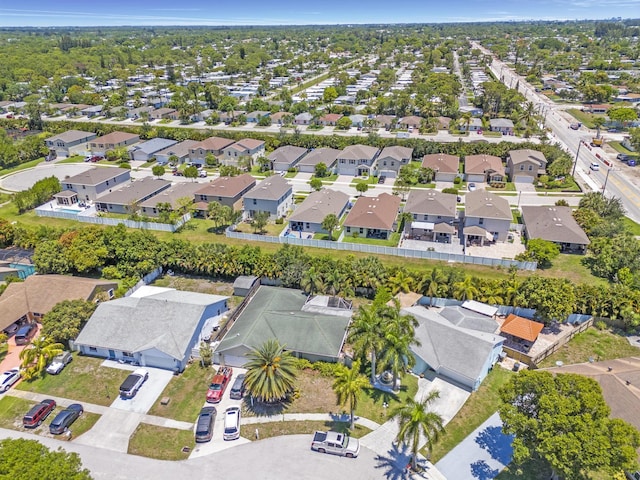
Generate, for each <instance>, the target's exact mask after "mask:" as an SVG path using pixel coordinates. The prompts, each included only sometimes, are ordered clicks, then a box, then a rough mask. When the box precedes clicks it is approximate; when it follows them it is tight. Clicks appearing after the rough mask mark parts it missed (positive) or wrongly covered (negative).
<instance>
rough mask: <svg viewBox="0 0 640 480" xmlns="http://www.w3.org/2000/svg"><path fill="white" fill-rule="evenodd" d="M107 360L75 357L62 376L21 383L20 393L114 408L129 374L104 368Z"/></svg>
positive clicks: (45, 377) (47, 376) (125, 371)
mask: <svg viewBox="0 0 640 480" xmlns="http://www.w3.org/2000/svg"><path fill="white" fill-rule="evenodd" d="M103 361H104V360H102V359H99V358H92V357H83V356H79V355H74V357H73V362H71V363H70V364H69V365H68V366H67V367H66V368H65V369H64V370H62V372H60V374H58V375H48V374H46V373H45V374H44V375H43V376H42V377H39V378H37V379H35V380H32V381H30V382H29V381H26V380H25V381H22V382H20V384H19V385H18V387H17V388H18V389H20V390H26V391H29V392H37V393H43V394H46V395H53V396H56V397H62V398H68V399H71V400H76V401H78V402H80V403H81V402H87V403H94V404H97V405H104V406H108V405H111V403H112V402H113V400H114V399H116V398H117V397H118V395H119V388H120V384H121V383H122V382H123V381H124V379H125V378H126V377H127V375H128V374H129V372H128V371H127V370H120V369H118V368H109V367H101V366H100V364H101V363H102V362H103Z"/></svg>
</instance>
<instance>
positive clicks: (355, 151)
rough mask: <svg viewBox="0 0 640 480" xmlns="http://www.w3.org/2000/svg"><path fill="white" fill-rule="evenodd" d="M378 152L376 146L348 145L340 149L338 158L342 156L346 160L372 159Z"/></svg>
mask: <svg viewBox="0 0 640 480" xmlns="http://www.w3.org/2000/svg"><path fill="white" fill-rule="evenodd" d="M378 152H379V150H378V149H377V148H376V147H370V146H369V145H349V146H348V147H346V148H345V149H344V150H342V153H341V154H340V155H338V158H344V159H346V160H373V159H374V158H375V157H376V155H377V154H378Z"/></svg>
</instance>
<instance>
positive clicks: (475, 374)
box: [401, 306, 505, 391]
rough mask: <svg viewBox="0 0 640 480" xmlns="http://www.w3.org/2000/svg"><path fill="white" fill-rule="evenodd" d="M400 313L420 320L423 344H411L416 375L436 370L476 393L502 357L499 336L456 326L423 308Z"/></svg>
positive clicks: (419, 337) (418, 337)
mask: <svg viewBox="0 0 640 480" xmlns="http://www.w3.org/2000/svg"><path fill="white" fill-rule="evenodd" d="M447 308H448V307H447ZM401 313H403V314H405V315H411V316H413V317H414V318H415V319H416V320H417V321H418V327H417V328H416V330H415V338H416V340H418V341H419V342H420V344H419V345H418V344H417V343H414V344H413V345H411V352H412V353H413V356H414V357H415V360H416V363H415V365H414V367H413V372H414V373H416V374H421V373H426V372H427V371H428V370H433V371H435V372H436V374H437V375H438V376H440V377H442V378H443V379H446V380H449V381H452V382H454V383H456V384H458V385H461V386H463V387H466V388H468V389H469V390H471V391H475V390H477V389H478V388H479V387H480V384H481V383H482V381H483V380H484V378H485V377H486V376H487V374H488V373H489V370H491V368H492V367H493V366H494V365H495V363H496V362H497V361H498V360H499V358H500V354H501V352H502V346H503V344H504V341H505V339H504V337H501V336H500V335H498V334H497V333H489V332H487V331H485V330H477V329H475V328H470V327H469V326H466V325H465V324H463V325H465V326H460V325H456V324H455V323H453V322H451V321H450V320H448V319H447V318H446V317H445V316H443V315H441V314H440V313H438V312H436V311H435V310H433V309H428V308H425V307H421V306H415V307H409V308H403V309H402V310H401ZM494 323H495V322H494Z"/></svg>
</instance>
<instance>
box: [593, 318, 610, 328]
mask: <svg viewBox="0 0 640 480" xmlns="http://www.w3.org/2000/svg"><path fill="white" fill-rule="evenodd" d="M593 326H594V327H596V328H597V329H598V330H606V329H607V323H606V322H605V321H604V320H598V321H597V322H595V323H594V324H593Z"/></svg>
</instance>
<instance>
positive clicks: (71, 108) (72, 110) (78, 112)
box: [13, 102, 91, 118]
mask: <svg viewBox="0 0 640 480" xmlns="http://www.w3.org/2000/svg"><path fill="white" fill-rule="evenodd" d="M13 105H14V108H15V107H16V105H18V102H16V103H14V104H13ZM89 107H91V105H85V104H83V103H80V104H71V105H68V106H67V107H64V108H62V109H61V110H62V113H64V114H65V115H66V116H67V117H68V118H75V117H81V116H83V115H84V114H83V113H82V111H83V110H84V109H85V108H89Z"/></svg>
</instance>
